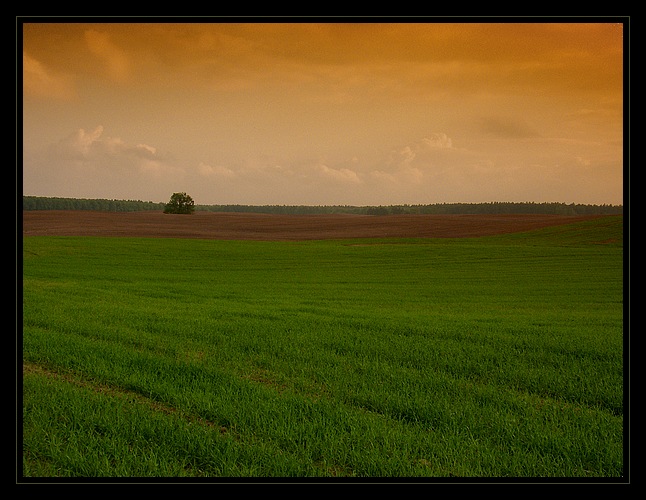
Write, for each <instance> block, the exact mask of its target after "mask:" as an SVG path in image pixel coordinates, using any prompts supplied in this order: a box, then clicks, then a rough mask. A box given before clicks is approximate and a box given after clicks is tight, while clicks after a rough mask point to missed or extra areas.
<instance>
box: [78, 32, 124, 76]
mask: <svg viewBox="0 0 646 500" xmlns="http://www.w3.org/2000/svg"><path fill="white" fill-rule="evenodd" d="M85 43H86V45H87V48H88V49H89V50H90V52H92V53H93V54H94V55H96V56H97V57H99V58H100V59H101V60H103V62H104V63H105V69H106V71H107V74H108V76H109V77H110V78H111V79H112V80H113V81H116V82H124V81H125V80H126V79H127V78H128V75H129V73H130V61H129V60H128V56H127V55H126V53H125V52H124V51H123V50H121V49H120V48H119V47H118V46H117V45H115V44H114V43H113V42H112V40H111V39H110V35H109V34H108V33H100V32H98V31H96V30H86V31H85Z"/></svg>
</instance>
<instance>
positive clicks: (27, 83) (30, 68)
mask: <svg viewBox="0 0 646 500" xmlns="http://www.w3.org/2000/svg"><path fill="white" fill-rule="evenodd" d="M22 67H23V82H22V84H23V92H24V94H25V96H33V97H39V98H53V99H62V100H69V99H71V98H73V97H74V96H75V95H76V90H75V88H74V81H73V80H72V78H71V77H70V76H68V75H64V74H62V73H56V72H54V71H52V70H50V69H48V68H47V67H45V65H44V64H43V63H41V62H40V61H38V60H36V59H34V58H33V57H31V56H29V55H28V54H27V53H26V52H23V55H22Z"/></svg>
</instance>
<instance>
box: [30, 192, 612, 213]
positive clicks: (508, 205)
mask: <svg viewBox="0 0 646 500" xmlns="http://www.w3.org/2000/svg"><path fill="white" fill-rule="evenodd" d="M164 205H165V204H164V203H155V202H152V201H141V200H107V199H85V198H50V197H43V196H23V197H22V209H23V210H98V211H104V212H138V211H142V210H163V209H164ZM195 211H205V212H244V213H265V214H288V215H309V214H357V215H397V214H553V215H617V214H623V213H624V207H623V205H581V204H576V203H571V204H569V205H568V204H566V203H534V202H523V203H517V202H489V203H435V204H430V205H386V206H384V205H380V206H352V205H317V206H310V205H195Z"/></svg>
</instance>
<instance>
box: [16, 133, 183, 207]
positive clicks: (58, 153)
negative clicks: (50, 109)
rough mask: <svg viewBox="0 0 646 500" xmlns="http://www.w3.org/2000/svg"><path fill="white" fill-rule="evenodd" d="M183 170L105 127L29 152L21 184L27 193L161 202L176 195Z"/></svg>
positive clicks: (154, 150)
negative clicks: (82, 195) (114, 135)
mask: <svg viewBox="0 0 646 500" xmlns="http://www.w3.org/2000/svg"><path fill="white" fill-rule="evenodd" d="M184 177H185V172H184V170H183V169H181V168H178V167H177V166H175V165H173V164H172V163H170V162H169V161H168V160H166V159H165V158H164V157H163V156H162V155H160V154H159V153H158V151H157V148H155V147H153V146H150V145H148V144H143V143H139V144H132V143H128V142H125V141H123V140H122V139H121V138H118V137H110V136H106V135H104V129H103V126H101V125H99V126H97V127H95V128H94V129H92V130H85V129H82V128H81V129H78V130H77V131H75V132H74V133H72V134H70V135H69V136H67V137H65V138H63V139H61V140H60V141H58V142H57V143H55V144H50V145H49V146H47V147H45V148H43V149H41V150H38V151H25V152H24V158H23V185H24V190H25V192H26V193H30V192H31V193H34V194H39V195H41V196H70V195H72V194H71V193H77V192H79V191H82V192H86V193H87V194H86V195H85V196H86V197H98V198H104V197H107V198H113V197H118V198H123V197H124V196H126V195H124V193H129V194H128V195H127V196H130V197H131V198H133V199H149V200H156V201H163V200H164V199H165V198H166V197H167V193H169V192H170V193H172V192H174V191H177V190H178V189H179V188H178V187H177V184H178V183H180V182H182V181H183V179H184Z"/></svg>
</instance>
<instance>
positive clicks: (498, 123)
mask: <svg viewBox="0 0 646 500" xmlns="http://www.w3.org/2000/svg"><path fill="white" fill-rule="evenodd" d="M478 126H479V128H480V131H481V132H483V133H485V134H489V135H494V136H496V137H504V138H507V139H527V138H532V137H540V136H541V135H540V134H539V133H538V131H537V130H535V129H534V128H532V127H531V126H530V125H528V124H527V122H525V121H524V120H519V119H517V118H507V117H497V116H487V117H483V118H481V119H480V121H479V123H478Z"/></svg>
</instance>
